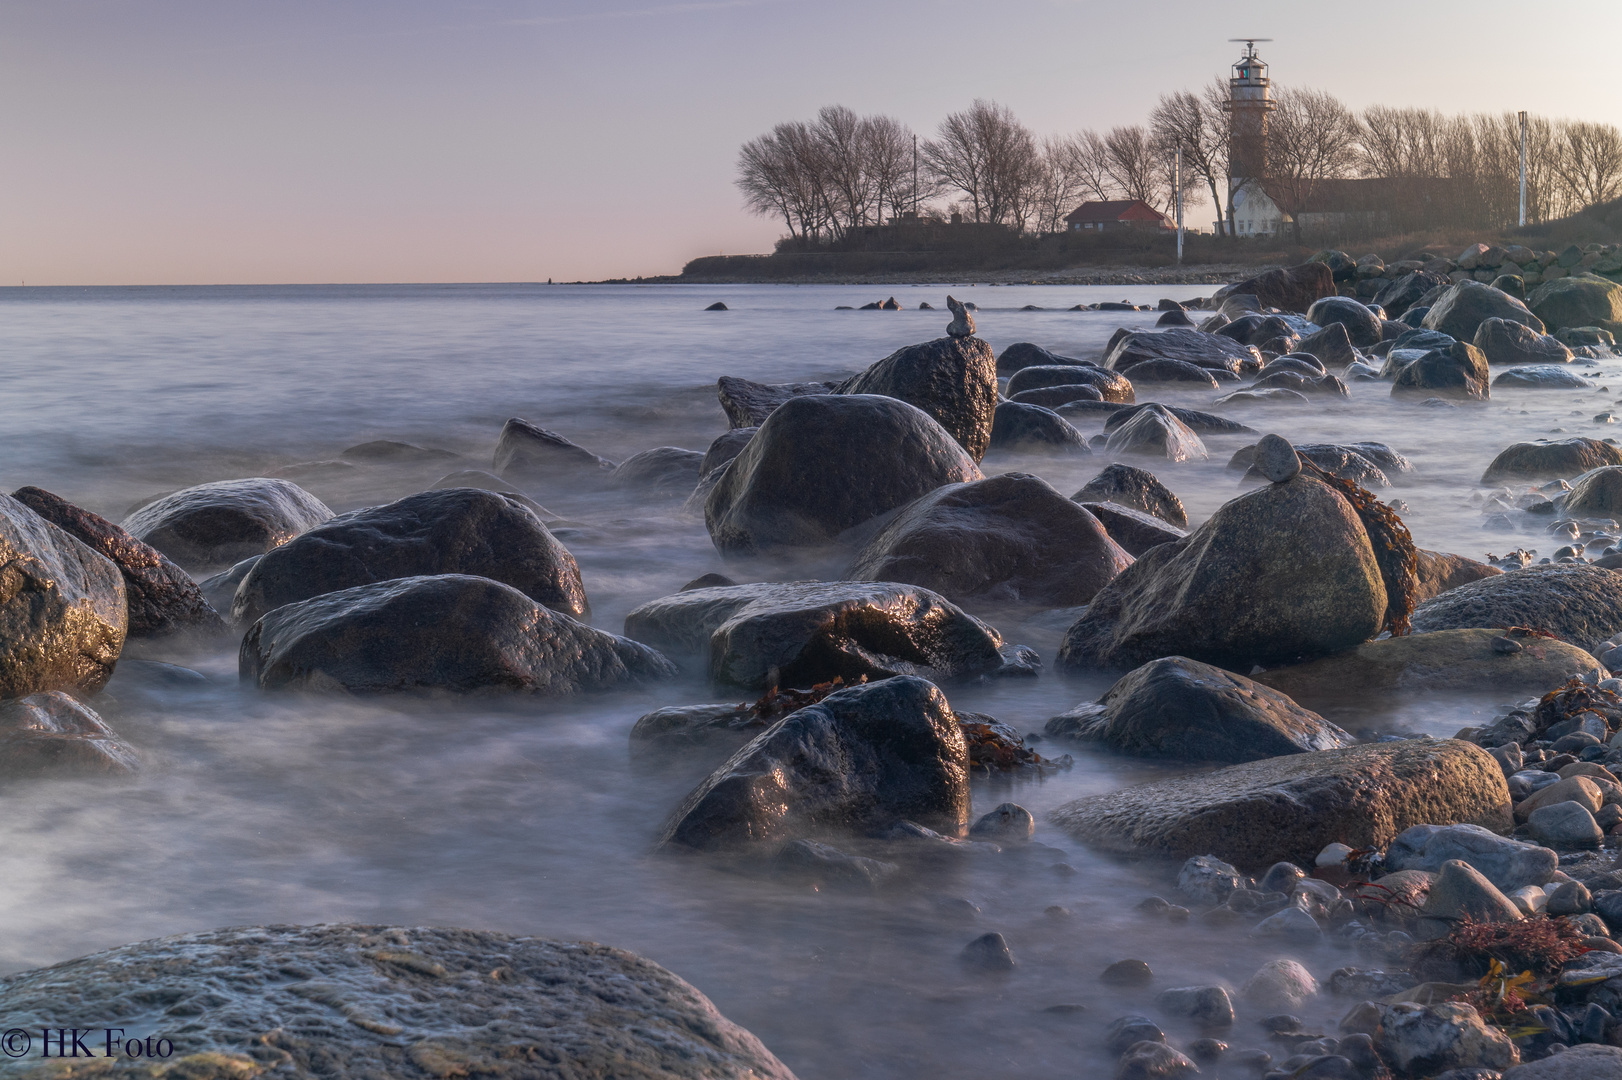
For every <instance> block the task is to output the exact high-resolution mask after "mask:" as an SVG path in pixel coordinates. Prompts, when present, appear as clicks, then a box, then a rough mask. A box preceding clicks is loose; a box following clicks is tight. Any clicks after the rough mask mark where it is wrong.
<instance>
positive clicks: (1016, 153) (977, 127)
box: [923, 99, 1040, 228]
mask: <svg viewBox="0 0 1622 1080" xmlns="http://www.w3.org/2000/svg"><path fill="white" fill-rule="evenodd" d="M923 152H924V159H925V160H926V161H927V162H928V163H929V168H930V172H931V173H932V174H933V176H934V177H935V178H936V179H937V181H938V182H939V183H940V185H941V186H942V187H943V188H948V189H953V190H957V191H961V192H962V193H963V194H964V196H965V197H966V198H967V200H968V206H969V208H970V211H971V213H972V216H973V218H974V220H975V221H985V222H996V223H1000V224H1008V225H1013V226H1014V227H1016V228H1023V227H1024V225H1025V221H1026V218H1027V216H1028V215H1029V213H1030V211H1031V208H1032V205H1033V200H1032V198H1031V190H1032V188H1033V187H1034V186H1035V185H1036V183H1037V182H1038V178H1039V174H1040V155H1039V154H1038V152H1037V149H1036V138H1035V137H1034V136H1033V135H1032V134H1031V132H1030V129H1028V128H1027V127H1025V125H1024V124H1021V123H1020V122H1019V121H1018V120H1017V119H1016V118H1015V117H1014V113H1013V110H1011V109H1009V108H1008V107H1007V106H1006V105H998V104H996V103H995V102H991V101H984V100H979V99H977V100H976V101H975V102H974V104H973V105H971V106H969V108H967V109H966V110H964V111H963V112H957V113H952V114H951V115H950V116H948V117H947V118H946V119H945V120H943V121H941V125H940V128H939V129H938V131H937V135H936V138H934V139H931V140H930V141H928V142H926V143H925V144H924V149H923Z"/></svg>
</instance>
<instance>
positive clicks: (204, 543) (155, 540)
mask: <svg viewBox="0 0 1622 1080" xmlns="http://www.w3.org/2000/svg"><path fill="white" fill-rule="evenodd" d="M330 517H332V511H331V510H328V509H327V507H326V505H325V504H324V503H322V502H321V500H319V499H317V498H316V497H315V496H314V495H311V494H310V493H309V492H307V491H305V490H304V489H303V488H301V487H299V486H298V485H297V484H295V483H293V482H291V481H289V480H276V479H272V478H269V477H255V478H252V479H248V480H218V481H215V482H214V483H211V484H199V485H197V486H196V487H189V488H185V489H184V490H182V491H176V492H174V493H173V494H170V495H165V496H164V497H163V498H161V499H157V500H155V501H153V502H150V503H147V504H146V505H145V506H143V507H141V508H140V509H139V510H137V511H135V512H134V513H133V514H131V515H130V516H129V517H127V518H125V519H124V521H123V523H122V524H123V528H124V529H125V531H127V532H129V533H130V534H131V535H132V536H134V537H135V538H136V539H137V540H141V541H144V542H145V543H147V544H150V545H151V546H153V547H155V548H157V549H158V550H159V551H161V552H163V554H165V555H167V556H168V557H169V558H171V559H173V560H174V561H175V562H176V563H179V564H180V565H181V566H182V567H186V568H190V569H198V568H210V567H217V566H230V565H231V564H232V563H235V562H239V561H240V560H242V559H246V558H248V557H249V556H251V555H259V554H262V553H263V552H266V551H269V550H270V549H271V548H273V547H276V546H278V545H280V544H285V543H287V542H288V541H289V540H291V539H293V537H295V536H297V535H298V534H299V533H301V532H304V531H305V530H306V529H312V528H314V527H315V526H317V525H319V524H321V523H322V522H323V521H326V520H327V519H328V518H330Z"/></svg>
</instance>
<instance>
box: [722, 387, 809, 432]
mask: <svg viewBox="0 0 1622 1080" xmlns="http://www.w3.org/2000/svg"><path fill="white" fill-rule="evenodd" d="M838 385H839V384H838V383H837V382H799V383H757V382H751V381H750V380H748V379H740V378H738V377H736V376H733V375H723V376H721V377H720V378H719V379H717V380H716V381H715V396H716V397H717V398H719V399H720V401H721V410H722V411H723V412H725V413H726V414H727V419H728V420H729V421H730V422H731V424H732V426H733V427H735V428H753V427H759V426H760V425H761V424H762V423H763V422H764V421H765V419H766V417H768V416H770V415H771V414H772V410H774V409H776V408H777V407H778V406H779V405H781V404H783V402H785V401H787V400H788V399H789V398H792V397H804V396H806V395H808V394H831V393H833V390H834V387H836V386H838Z"/></svg>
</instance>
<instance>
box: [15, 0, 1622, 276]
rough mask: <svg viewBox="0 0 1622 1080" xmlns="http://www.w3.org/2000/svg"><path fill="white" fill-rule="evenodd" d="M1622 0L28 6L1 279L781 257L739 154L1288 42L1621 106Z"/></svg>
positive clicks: (21, 23) (513, 0)
mask: <svg viewBox="0 0 1622 1080" xmlns="http://www.w3.org/2000/svg"><path fill="white" fill-rule="evenodd" d="M1619 32H1622V3H1618V2H1617V0H1561V2H1560V3H1558V4H1552V5H1548V6H1544V7H1538V6H1537V5H1533V6H1531V7H1529V6H1528V5H1527V4H1526V3H1525V2H1524V0H1514V2H1510V0H1417V2H1414V3H1409V4H1405V5H1402V6H1401V9H1400V12H1398V11H1393V10H1392V9H1391V8H1389V7H1387V8H1384V9H1381V10H1380V11H1378V12H1376V11H1374V9H1369V10H1368V11H1365V12H1363V13H1361V14H1360V13H1357V12H1356V11H1354V10H1353V9H1351V8H1348V7H1347V6H1346V5H1344V4H1334V5H1331V4H1319V3H1302V2H1300V0H1291V2H1280V3H1265V2H1245V0H1231V2H1227V3H1211V2H1210V0H1199V2H1188V3H1184V2H1163V3H1138V4H1122V3H1109V4H1103V3H1094V2H1080V0H999V2H996V3H987V2H985V0H980V2H977V3H966V2H955V0H944V2H935V3H923V2H907V0H864V2H846V0H454V2H452V0H445V2H440V3H429V2H426V0H271V2H268V3H267V2H265V0H251V2H248V0H0V102H3V104H0V285H17V284H22V283H27V284H31V285H35V284H37V285H47V284H50V285H139V284H225V283H241V284H258V283H263V284H270V283H328V282H403V281H421V282H453V281H545V280H548V279H554V280H557V281H569V280H591V279H601V278H605V277H623V276H636V275H651V274H665V273H675V272H677V271H679V269H680V268H681V265H682V263H684V262H685V261H686V260H688V259H691V258H694V257H696V256H699V255H710V254H717V253H729V254H730V253H744V252H762V251H769V250H771V245H772V243H773V241H774V240H775V239H776V238H777V237H778V236H779V235H780V233H781V232H782V229H781V226H780V223H777V222H774V221H770V220H765V219H761V218H757V217H751V216H749V215H748V214H746V213H745V212H744V210H743V209H742V207H741V205H740V200H739V197H738V193H737V190H736V188H735V187H734V186H733V176H734V169H735V164H736V158H737V151H738V147H739V146H740V144H742V143H743V142H744V141H746V140H747V139H750V138H753V137H754V136H756V135H759V134H762V133H764V132H766V131H768V130H770V128H771V127H772V125H773V124H776V123H778V122H780V121H783V120H791V119H809V118H810V117H812V116H813V115H814V114H815V112H816V110H817V109H818V108H819V107H821V106H823V105H829V104H843V105H848V106H850V107H851V108H853V109H855V110H857V111H858V112H860V113H864V114H865V113H876V112H884V113H889V114H891V115H894V116H896V117H898V118H900V119H901V120H903V121H905V122H906V123H907V124H909V125H910V126H911V127H912V128H913V130H914V131H916V132H918V133H919V134H920V136H923V137H928V136H929V135H930V133H932V132H933V131H934V129H935V127H936V125H938V124H939V123H940V121H941V119H942V118H943V117H944V116H946V115H947V114H948V113H950V112H952V111H955V110H958V109H961V108H963V107H964V106H966V105H968V104H969V103H970V102H971V101H972V100H973V99H975V98H977V97H983V98H990V99H992V100H995V101H998V102H1000V103H1003V104H1006V105H1008V106H1010V107H1011V108H1012V109H1013V110H1014V112H1015V113H1016V114H1017V115H1018V116H1019V117H1020V119H1021V120H1023V121H1024V122H1025V123H1026V124H1027V125H1028V126H1030V127H1031V128H1032V129H1033V130H1034V131H1036V132H1037V134H1038V135H1044V134H1057V133H1065V132H1071V131H1075V130H1079V129H1082V128H1089V127H1091V128H1108V127H1111V126H1113V125H1116V124H1123V123H1136V122H1141V121H1142V120H1143V119H1144V117H1145V116H1146V114H1147V112H1148V110H1149V109H1150V108H1151V107H1152V106H1153V104H1154V102H1155V100H1156V98H1157V97H1158V96H1159V95H1160V94H1161V93H1164V92H1167V91H1171V90H1177V89H1184V88H1195V87H1198V86H1200V85H1201V84H1203V83H1205V82H1206V81H1208V80H1209V79H1210V78H1211V77H1213V76H1216V75H1226V73H1227V68H1228V66H1229V65H1230V64H1231V63H1232V62H1233V60H1234V59H1236V58H1237V56H1238V50H1239V46H1236V45H1232V44H1229V43H1228V41H1227V39H1228V38H1232V37H1239V36H1243V35H1258V36H1262V37H1271V38H1274V39H1275V40H1274V41H1273V42H1272V43H1271V44H1267V45H1263V46H1260V51H1261V53H1262V56H1263V58H1264V59H1266V60H1268V61H1269V63H1270V64H1271V65H1272V74H1273V77H1274V79H1275V80H1276V81H1278V82H1281V83H1295V84H1306V85H1313V86H1317V87H1320V88H1322V89H1326V90H1329V91H1331V92H1333V93H1335V94H1336V95H1338V96H1339V97H1341V98H1342V100H1344V101H1345V102H1346V103H1347V104H1349V105H1351V106H1353V107H1354V108H1357V107H1363V106H1366V105H1372V104H1390V105H1423V106H1428V107H1435V108H1439V109H1442V110H1444V111H1449V112H1453V111H1502V110H1516V109H1527V110H1529V111H1532V112H1534V113H1542V114H1545V115H1549V116H1577V117H1582V118H1585V119H1594V120H1605V121H1610V122H1622V82H1619V81H1617V80H1616V79H1615V76H1614V63H1615V61H1614V47H1615V42H1616V41H1617V40H1618V36H1619Z"/></svg>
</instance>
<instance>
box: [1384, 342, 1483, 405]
mask: <svg viewBox="0 0 1622 1080" xmlns="http://www.w3.org/2000/svg"><path fill="white" fill-rule="evenodd" d="M1487 375H1488V373H1487V359H1486V357H1484V356H1482V355H1481V351H1480V350H1479V349H1477V348H1476V347H1475V346H1474V345H1467V344H1465V343H1464V342H1462V341H1456V342H1454V343H1453V344H1452V345H1449V346H1448V347H1447V348H1445V349H1432V350H1430V351H1429V352H1427V353H1426V354H1425V355H1423V356H1421V357H1420V358H1419V359H1417V360H1415V361H1413V362H1412V363H1411V364H1408V365H1406V366H1405V367H1404V368H1403V369H1402V370H1401V371H1399V372H1397V377H1396V379H1395V380H1393V381H1392V383H1391V396H1392V397H1401V396H1402V395H1404V394H1425V395H1428V396H1436V395H1440V396H1443V397H1450V398H1460V399H1465V400H1469V401H1486V400H1487V399H1488V398H1490V397H1491V396H1492V389H1491V385H1490V383H1489V382H1488V378H1487Z"/></svg>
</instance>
